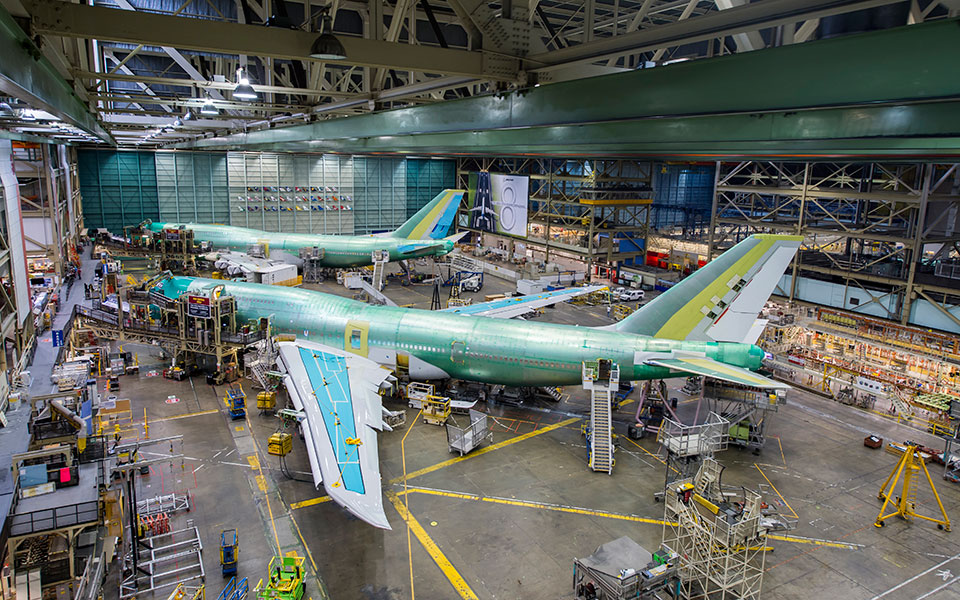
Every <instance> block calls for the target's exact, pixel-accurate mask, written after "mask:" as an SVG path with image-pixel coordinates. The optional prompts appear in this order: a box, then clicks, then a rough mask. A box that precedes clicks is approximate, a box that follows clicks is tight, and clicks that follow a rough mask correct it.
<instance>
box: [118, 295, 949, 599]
mask: <svg viewBox="0 0 960 600" xmlns="http://www.w3.org/2000/svg"><path fill="white" fill-rule="evenodd" d="M508 285H509V284H507V283H506V282H503V281H500V280H497V279H494V278H492V277H488V278H487V282H486V285H485V286H484V289H483V291H482V292H481V295H482V294H492V293H497V292H500V291H506V290H507V288H508ZM309 287H313V288H318V289H323V290H324V291H328V292H331V293H338V294H340V295H346V296H351V295H352V293H350V292H349V291H347V290H345V289H344V288H343V287H338V286H336V285H335V284H334V283H332V282H329V283H324V284H321V285H320V286H309ZM385 292H386V293H387V294H388V295H389V296H390V297H391V298H392V299H394V301H396V302H397V304H399V305H405V304H412V305H415V306H418V307H423V308H426V307H429V304H430V299H431V295H432V288H431V287H429V286H422V287H421V286H412V287H401V286H399V285H397V284H390V285H389V286H388V287H387V288H386V290H385ZM441 293H442V297H443V298H444V299H445V297H446V289H443V290H442V291H441ZM479 300H482V298H479ZM540 318H541V319H544V320H550V321H556V322H563V323H570V324H573V323H579V324H581V325H585V326H592V325H602V324H608V323H610V322H611V319H609V318H608V317H607V316H606V314H605V308H603V307H587V308H583V307H574V306H567V305H564V306H560V307H558V308H555V309H548V310H547V312H546V314H545V315H544V316H543V317H540ZM141 352H142V354H141V355H140V356H141V363H142V367H141V372H140V375H139V376H126V377H123V378H121V391H120V393H119V394H118V395H119V396H120V397H121V398H130V399H131V400H132V402H133V407H134V408H133V414H134V415H136V417H135V420H136V421H138V422H139V421H142V416H140V415H141V413H142V412H143V409H144V408H146V409H147V413H146V414H147V422H148V424H149V436H150V438H154V439H155V438H158V437H164V436H168V435H176V434H183V436H184V448H183V453H184V455H185V456H186V457H187V458H186V459H185V461H184V463H183V465H182V467H181V464H180V462H179V461H178V462H176V463H175V464H174V465H164V466H161V467H159V468H157V469H155V470H154V471H153V472H151V475H149V476H145V477H142V478H141V479H140V485H141V487H140V492H139V495H140V497H141V498H143V497H146V496H149V495H155V494H160V493H170V491H171V490H174V489H177V490H189V491H190V493H191V498H192V502H193V508H192V510H191V512H190V513H189V514H184V515H179V516H176V517H175V519H176V521H175V523H174V529H176V528H177V524H181V525H182V524H183V523H185V519H188V518H189V519H192V520H193V521H194V523H195V524H196V525H197V526H198V528H199V529H200V533H201V537H202V540H203V544H204V548H205V550H204V553H203V556H204V564H205V567H206V572H207V578H206V582H207V594H208V597H216V596H215V594H216V593H219V591H220V589H221V588H222V584H221V577H220V572H219V563H218V553H217V542H218V540H219V533H220V530H221V529H224V528H227V527H235V528H237V529H238V531H239V537H240V563H239V575H240V576H241V577H247V578H249V581H250V584H251V588H252V587H253V586H254V585H256V583H257V581H258V580H259V579H261V578H262V577H263V576H264V575H265V574H266V566H267V562H268V561H269V559H270V557H271V556H273V555H274V554H276V553H277V552H278V549H279V552H282V553H288V552H297V553H298V554H299V555H301V556H306V557H307V568H308V570H309V571H310V577H309V578H308V584H309V587H308V591H307V595H306V596H305V598H313V599H315V600H317V599H319V598H324V597H329V598H334V599H336V600H348V599H354V598H357V599H365V600H372V599H377V600H392V599H400V598H409V597H412V596H414V594H412V593H411V592H415V596H416V597H420V598H424V599H450V598H461V597H462V598H474V597H476V598H482V599H493V598H498V599H504V598H523V599H524V600H530V599H541V598H542V599H556V598H572V597H573V595H572V590H571V573H572V568H571V567H572V560H573V558H574V557H575V556H579V557H584V556H586V555H589V554H591V553H592V552H593V551H594V550H595V549H596V548H597V546H598V545H600V544H602V543H605V542H607V541H610V540H613V539H616V538H618V537H620V536H623V535H627V536H629V537H631V538H633V539H634V540H636V541H637V542H638V543H640V544H641V545H643V546H645V547H646V548H648V549H649V550H655V549H656V548H657V547H658V545H659V543H660V541H661V537H662V530H663V525H662V521H661V520H662V519H663V504H661V503H658V502H655V501H654V493H655V492H657V491H658V490H660V489H661V488H662V485H663V481H664V473H665V466H664V464H663V463H662V462H661V460H660V458H659V457H658V456H657V453H658V448H657V446H656V442H655V440H652V439H649V438H647V439H643V440H640V441H639V442H634V441H631V440H628V439H627V436H626V427H627V424H628V423H630V422H632V410H635V407H636V398H637V393H636V392H634V394H633V395H632V396H631V397H630V398H629V400H630V402H629V403H628V404H626V405H625V406H623V407H622V408H621V409H620V410H619V411H618V412H617V413H616V416H615V430H616V432H617V433H618V434H620V440H621V446H620V448H619V450H618V451H617V454H616V458H617V462H616V467H615V469H614V472H613V474H612V475H606V474H599V473H592V472H590V471H589V469H588V468H587V453H586V448H585V446H584V440H583V437H582V435H581V434H580V424H581V422H582V420H583V418H584V417H588V416H589V408H588V405H587V401H586V398H585V396H584V394H583V392H582V391H580V390H579V389H576V388H572V387H571V388H567V389H566V390H565V393H566V394H569V396H567V397H566V398H565V399H564V400H563V401H561V402H559V403H557V404H548V403H543V404H540V405H538V406H534V407H522V408H516V407H502V406H489V407H486V408H485V410H487V412H488V413H489V414H490V415H492V416H493V417H495V419H494V421H493V442H492V443H491V444H487V446H486V448H485V449H484V450H483V451H474V452H473V453H472V454H468V455H467V456H465V457H464V458H462V459H461V458H459V457H458V455H456V454H451V453H450V452H449V451H448V448H447V443H446V436H445V433H444V430H443V428H441V427H436V426H432V425H426V424H423V423H414V422H413V419H414V415H415V412H414V411H408V421H407V425H406V427H404V428H402V429H399V430H397V431H394V432H385V433H383V434H382V435H380V436H379V440H380V441H379V444H380V464H381V473H382V478H383V491H384V495H385V496H384V497H385V501H384V504H385V506H386V512H387V517H388V519H389V520H390V523H391V525H392V526H393V530H392V531H383V530H379V529H375V528H373V527H371V526H369V525H367V524H365V523H363V522H360V521H358V520H357V519H355V518H353V517H351V516H350V515H349V514H348V513H346V511H344V510H343V509H341V508H340V507H338V506H337V505H335V504H333V503H332V502H327V501H325V498H324V497H323V496H322V495H321V493H318V492H317V491H315V490H314V489H313V485H312V483H309V482H308V481H307V480H309V478H310V477H309V474H308V472H307V471H308V466H307V458H306V452H305V450H304V448H303V446H302V443H301V442H299V441H297V440H295V442H294V449H293V452H292V454H291V455H290V456H289V457H288V458H287V467H288V469H287V472H288V473H289V474H290V475H292V476H293V477H294V478H297V479H301V480H303V481H297V480H293V479H291V478H289V477H288V476H287V475H286V474H284V473H282V472H281V470H280V466H279V462H278V459H277V458H276V457H273V456H269V455H267V453H266V444H267V437H268V436H269V435H270V434H271V433H272V432H273V431H275V430H276V428H277V425H278V420H277V419H276V418H275V417H272V416H260V415H258V414H256V410H251V411H250V412H249V413H248V415H247V417H246V418H245V419H242V420H236V421H232V420H230V419H229V418H228V416H227V413H226V410H225V408H224V405H223V402H222V396H223V392H224V388H223V387H222V386H217V387H212V386H209V385H206V384H205V383H204V382H203V379H202V378H199V377H198V378H194V379H193V381H186V382H173V381H169V380H164V379H162V378H161V377H159V376H155V375H154V376H152V374H153V373H159V371H160V370H162V367H163V364H162V363H161V362H160V360H159V359H158V358H156V357H151V352H155V349H153V350H151V349H147V348H142V349H141ZM679 384H682V380H677V381H676V382H674V384H673V387H674V388H676V386H677V385H679ZM244 387H245V388H246V389H247V393H248V405H251V406H252V405H254V404H255V403H254V398H255V395H256V392H255V390H253V389H252V388H251V387H250V386H248V385H247V384H246V383H245V384H244ZM670 395H671V396H677V397H678V398H679V399H680V411H681V414H686V413H687V412H690V411H692V410H693V407H694V401H693V400H690V399H688V398H687V396H685V395H683V394H682V393H680V392H678V391H676V390H675V389H673V390H671V393H670ZM169 396H173V397H174V399H170V398H168V397H169ZM389 408H394V409H397V408H400V405H392V406H389ZM458 418H459V417H458ZM408 431H409V435H407V439H406V443H405V454H406V472H407V485H406V487H405V486H404V485H403V482H402V477H403V473H404V468H403V461H402V452H401V440H402V438H403V436H404V435H405V434H407V432H408ZM141 433H142V426H141ZM870 433H876V434H879V435H881V436H882V437H884V439H885V441H891V440H893V441H903V440H906V439H909V440H914V441H918V442H921V443H924V444H927V445H930V446H933V447H942V443H941V442H940V441H939V440H937V439H936V438H934V437H932V436H930V435H928V434H925V433H922V432H919V431H917V430H915V429H912V428H910V427H908V426H906V425H898V424H896V423H895V422H893V421H890V420H887V419H884V418H882V417H880V416H877V415H872V414H867V413H864V412H861V411H858V410H856V409H853V408H850V407H847V406H843V405H840V404H837V403H835V402H833V401H830V400H826V399H823V398H820V397H817V396H814V395H812V394H809V393H806V392H801V391H791V392H790V394H789V396H788V403H787V405H786V406H784V407H782V408H781V409H780V411H779V412H778V413H776V414H773V415H772V417H771V420H770V422H769V423H768V426H767V434H768V436H769V439H768V443H767V446H766V447H765V448H764V449H763V451H762V452H761V453H760V454H759V455H754V454H753V453H751V452H749V451H744V450H738V449H730V450H727V451H725V452H723V453H721V454H719V455H718V459H719V460H720V462H721V463H722V464H723V465H724V466H725V467H726V469H725V470H724V472H723V483H724V484H725V485H737V484H740V485H743V486H746V487H750V488H753V489H758V490H759V491H761V493H762V494H763V495H764V499H765V500H766V501H767V502H768V503H770V504H772V505H775V506H778V507H781V509H782V510H783V512H785V513H787V514H793V513H795V514H796V515H797V517H798V526H797V528H796V530H794V531H791V532H788V533H786V534H783V535H782V536H781V537H783V538H787V539H776V540H771V541H770V546H772V547H773V548H774V551H772V552H769V553H767V554H766V557H765V558H766V569H767V570H766V575H765V578H764V582H763V597H765V598H777V599H791V598H811V597H823V598H844V600H856V599H861V598H875V597H883V598H891V599H896V598H931V599H940V598H953V597H960V585H956V586H955V587H956V589H954V585H953V584H954V583H955V582H956V581H957V580H958V579H960V538H957V537H956V536H957V535H960V533H958V532H954V533H947V532H942V531H938V530H937V528H936V526H935V525H933V524H930V523H926V522H922V521H920V522H911V523H905V522H903V521H901V520H899V519H892V520H890V521H888V522H887V526H886V527H884V528H882V529H877V528H875V527H874V526H873V521H874V519H875V518H876V516H877V511H878V510H879V508H880V503H879V502H878V501H877V491H878V489H879V487H880V485H881V484H882V483H883V481H884V479H886V477H887V475H889V473H890V471H891V469H893V467H894V465H895V463H896V457H894V456H893V455H891V454H889V453H887V452H884V451H883V450H871V449H868V448H866V447H864V446H863V439H864V437H865V436H866V435H868V434H870ZM930 469H931V475H932V476H933V480H934V482H935V484H936V485H937V489H938V491H939V492H940V494H941V498H942V499H943V502H944V505H945V507H946V509H947V512H948V514H949V515H951V516H953V517H956V518H958V520H960V510H958V508H960V488H958V487H957V486H956V485H955V484H951V483H948V482H946V481H944V480H943V479H942V478H941V477H940V474H941V471H940V469H942V467H939V466H936V465H931V466H930ZM918 502H919V506H918V511H919V512H921V513H924V514H930V515H933V514H934V511H935V510H936V503H935V502H932V496H931V495H930V493H929V491H928V490H925V489H924V488H923V486H921V492H920V494H919V498H918ZM931 503H932V504H931ZM408 511H409V512H408ZM407 514H409V515H410V517H409V518H408V519H407V521H406V522H405V520H404V518H403V515H407ZM408 525H409V531H408V527H407V526H408ZM958 525H960V524H958ZM408 557H409V558H408ZM315 575H317V576H318V577H317V576H315ZM113 576H115V573H114V575H113ZM320 581H322V582H323V583H320ZM411 583H412V585H413V586H414V590H411ZM154 597H156V598H165V597H166V594H159V593H158V594H156V595H155V596H154Z"/></svg>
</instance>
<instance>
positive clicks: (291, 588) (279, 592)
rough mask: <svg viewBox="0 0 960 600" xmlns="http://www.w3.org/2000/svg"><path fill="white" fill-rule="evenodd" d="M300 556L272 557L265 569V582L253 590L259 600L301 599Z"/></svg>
mask: <svg viewBox="0 0 960 600" xmlns="http://www.w3.org/2000/svg"><path fill="white" fill-rule="evenodd" d="M303 563H304V558H303V557H302V556H296V555H293V556H274V557H273V558H271V559H270V565H269V566H268V567H267V571H268V575H267V581H266V582H263V581H260V583H258V584H257V587H256V589H255V590H254V591H255V592H256V593H257V598H258V599H260V600H300V599H301V598H303V589H304V585H303V576H304V570H303ZM261 586H262V587H261Z"/></svg>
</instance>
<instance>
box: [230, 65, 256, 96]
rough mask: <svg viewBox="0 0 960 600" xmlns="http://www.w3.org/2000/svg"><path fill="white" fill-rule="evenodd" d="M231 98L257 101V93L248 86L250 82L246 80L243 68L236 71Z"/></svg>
mask: <svg viewBox="0 0 960 600" xmlns="http://www.w3.org/2000/svg"><path fill="white" fill-rule="evenodd" d="M233 97H234V98H240V99H241V100H256V99H257V92H256V90H254V89H253V86H252V85H250V80H249V79H247V77H246V74H245V73H244V71H243V67H240V68H239V69H237V87H235V88H233Z"/></svg>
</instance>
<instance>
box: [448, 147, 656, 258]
mask: <svg viewBox="0 0 960 600" xmlns="http://www.w3.org/2000/svg"><path fill="white" fill-rule="evenodd" d="M480 171H487V172H490V173H503V174H507V175H521V176H525V177H528V178H529V182H530V183H529V186H530V187H529V197H530V205H529V210H528V214H529V217H528V226H527V229H528V237H527V238H526V239H525V240H524V243H525V244H527V246H528V247H529V248H530V249H533V250H534V251H535V253H539V254H541V255H542V258H543V261H544V262H546V263H549V262H550V261H551V258H552V257H555V256H556V257H564V258H569V259H573V260H577V261H580V262H583V263H586V265H587V267H588V269H589V268H590V266H592V265H594V264H598V263H600V264H604V265H606V266H612V265H614V264H615V263H621V264H623V263H624V262H625V261H635V260H638V259H639V262H640V263H643V262H644V257H645V247H646V238H647V235H648V233H649V223H650V211H651V206H652V204H653V195H654V194H653V172H654V164H653V163H652V162H649V161H634V160H617V159H600V160H594V159H586V158H583V159H564V160H556V159H550V158H522V159H515V158H507V157H501V158H490V157H485V158H462V159H460V160H459V162H458V164H457V182H458V186H459V187H462V188H464V189H466V188H467V187H469V178H470V174H471V173H477V172H480ZM472 231H478V230H472ZM535 259H537V260H540V257H539V256H537V255H536V254H535Z"/></svg>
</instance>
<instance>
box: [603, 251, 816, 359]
mask: <svg viewBox="0 0 960 600" xmlns="http://www.w3.org/2000/svg"><path fill="white" fill-rule="evenodd" d="M802 240H803V238H802V236H795V235H767V234H757V235H752V236H750V237H748V238H747V239H745V240H743V241H742V242H740V243H739V244H737V245H736V246H734V247H733V248H730V249H729V250H727V251H726V252H724V253H723V254H721V255H720V256H718V257H717V258H715V259H713V260H712V261H710V262H709V263H708V264H707V265H706V266H704V267H703V268H701V269H700V270H698V271H697V272H696V273H694V274H693V275H690V276H689V277H687V278H686V279H684V280H683V281H681V282H680V283H678V284H676V285H675V286H673V287H672V288H670V289H669V290H667V291H666V292H664V293H662V294H660V295H659V296H657V297H656V298H654V299H653V300H651V301H650V302H649V303H647V304H646V305H644V306H642V307H641V308H640V309H639V310H637V311H636V312H634V313H633V314H632V315H630V316H629V317H627V318H626V319H624V320H623V321H620V322H619V323H617V324H616V326H614V329H615V330H617V331H621V332H623V333H634V334H639V335H649V336H651V337H657V338H669V339H675V340H699V341H709V342H714V341H716V342H746V343H751V341H750V340H749V338H750V337H751V336H752V335H753V332H755V330H756V326H755V324H756V321H757V315H758V314H759V313H760V311H761V310H762V309H763V305H764V303H765V302H766V301H767V299H768V298H769V297H770V294H772V293H773V291H774V289H775V288H776V286H777V283H779V281H780V278H781V277H782V276H783V272H784V270H785V269H786V268H787V265H789V264H790V261H791V260H792V259H793V256H794V254H796V252H797V249H798V248H799V247H800V242H801V241H802Z"/></svg>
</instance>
